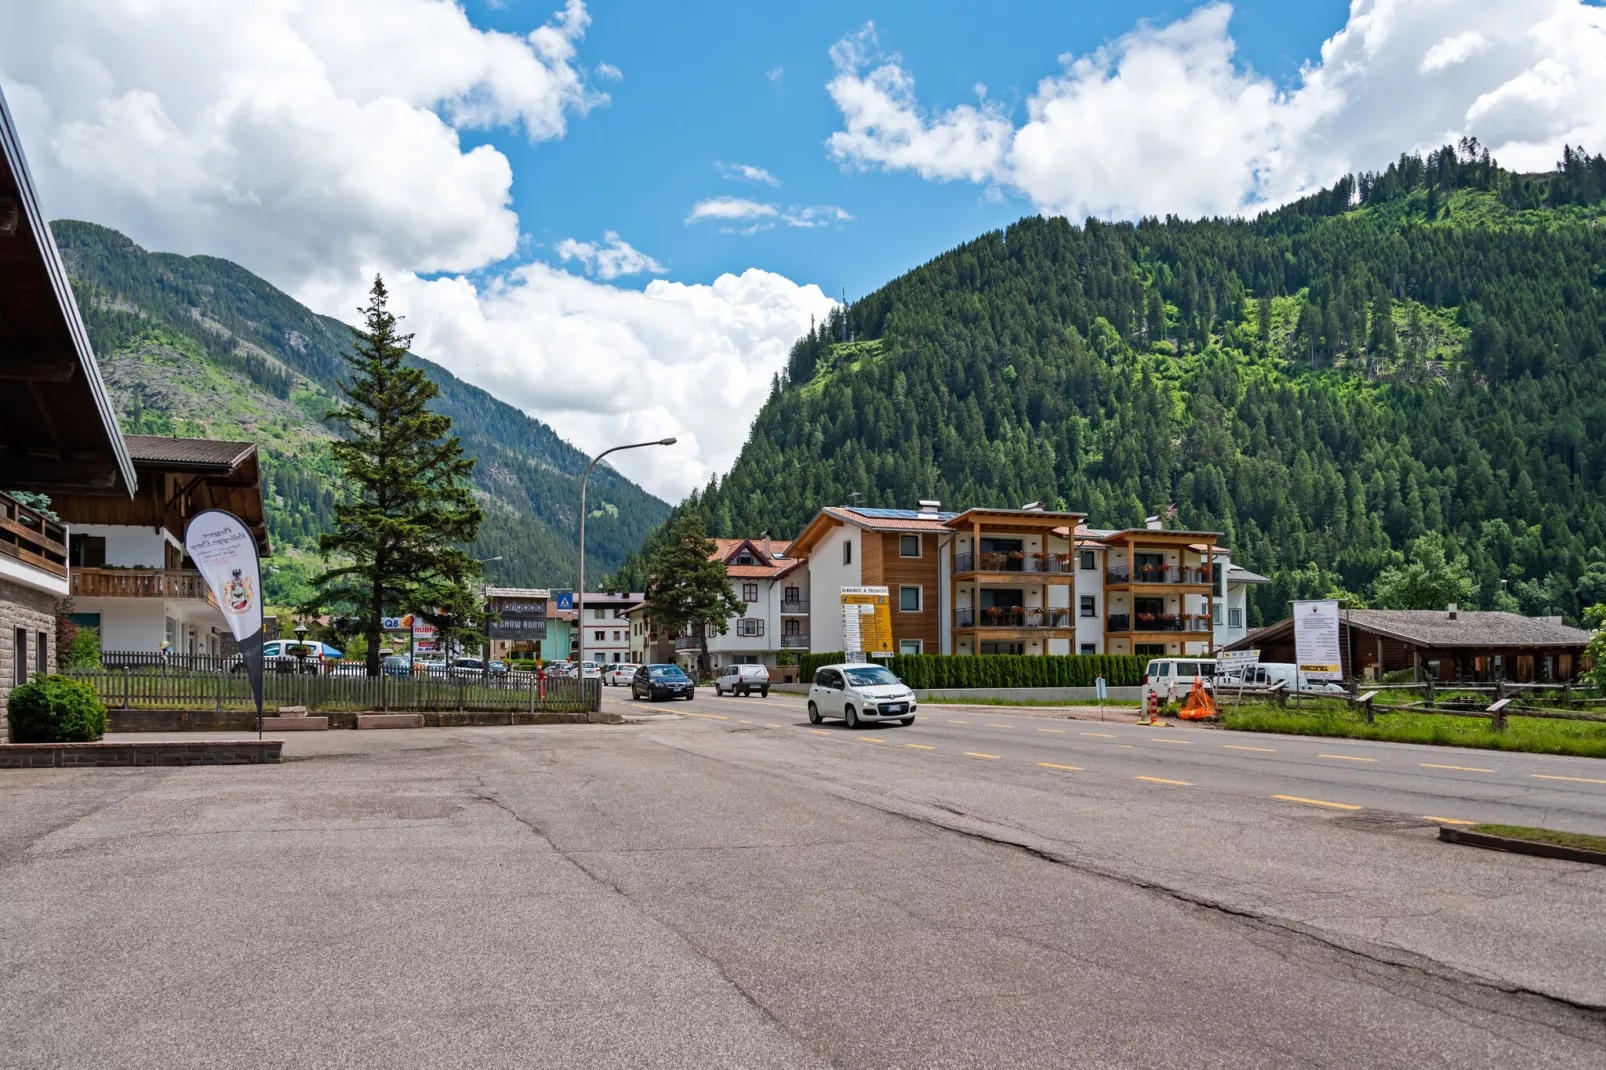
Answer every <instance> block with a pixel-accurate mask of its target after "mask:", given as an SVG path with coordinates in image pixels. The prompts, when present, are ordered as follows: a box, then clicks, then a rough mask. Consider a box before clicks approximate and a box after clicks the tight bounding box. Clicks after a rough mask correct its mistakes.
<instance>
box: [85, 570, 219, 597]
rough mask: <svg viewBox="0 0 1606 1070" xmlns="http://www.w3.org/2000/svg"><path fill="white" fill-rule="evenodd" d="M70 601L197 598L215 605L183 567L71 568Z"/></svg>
mask: <svg viewBox="0 0 1606 1070" xmlns="http://www.w3.org/2000/svg"><path fill="white" fill-rule="evenodd" d="M72 593H73V597H74V598H198V599H203V600H205V601H207V602H212V603H213V604H214V605H215V604H216V602H215V601H214V599H213V598H212V592H211V591H210V590H209V589H208V588H207V586H206V580H205V579H203V578H202V577H201V574H200V573H199V572H196V571H194V570H193V569H185V568H75V569H73V570H72Z"/></svg>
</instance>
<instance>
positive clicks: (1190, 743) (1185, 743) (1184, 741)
mask: <svg viewBox="0 0 1606 1070" xmlns="http://www.w3.org/2000/svg"><path fill="white" fill-rule="evenodd" d="M1150 742H1153V743H1180V744H1182V745H1183V746H1184V747H1191V746H1193V740H1191V739H1161V738H1160V737H1159V736H1156V737H1155V738H1154V739H1153V740H1151V741H1150Z"/></svg>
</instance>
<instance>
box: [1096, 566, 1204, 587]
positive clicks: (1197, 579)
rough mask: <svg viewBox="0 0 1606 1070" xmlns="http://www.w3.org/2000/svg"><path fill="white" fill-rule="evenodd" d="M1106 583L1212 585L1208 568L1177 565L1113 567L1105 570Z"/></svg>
mask: <svg viewBox="0 0 1606 1070" xmlns="http://www.w3.org/2000/svg"><path fill="white" fill-rule="evenodd" d="M1104 582H1105V583H1107V584H1112V585H1113V584H1122V583H1186V584H1194V585H1199V584H1205V585H1208V584H1209V583H1210V570H1209V569H1206V568H1178V567H1177V566H1176V565H1139V566H1138V567H1137V568H1135V569H1134V568H1130V567H1128V566H1127V565H1111V566H1110V567H1109V568H1107V569H1105V570H1104Z"/></svg>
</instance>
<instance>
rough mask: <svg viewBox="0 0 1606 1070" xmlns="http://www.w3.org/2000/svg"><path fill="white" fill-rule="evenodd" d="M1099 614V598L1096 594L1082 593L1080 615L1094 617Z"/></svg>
mask: <svg viewBox="0 0 1606 1070" xmlns="http://www.w3.org/2000/svg"><path fill="white" fill-rule="evenodd" d="M1098 615H1099V599H1098V596H1097V595H1092V594H1084V595H1083V596H1082V616H1084V617H1096V616H1098Z"/></svg>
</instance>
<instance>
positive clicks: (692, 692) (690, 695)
mask: <svg viewBox="0 0 1606 1070" xmlns="http://www.w3.org/2000/svg"><path fill="white" fill-rule="evenodd" d="M696 697H697V689H696V688H695V687H694V688H692V689H691V690H690V691H688V692H686V701H687V702H690V701H691V700H692V699H694V698H696Z"/></svg>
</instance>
